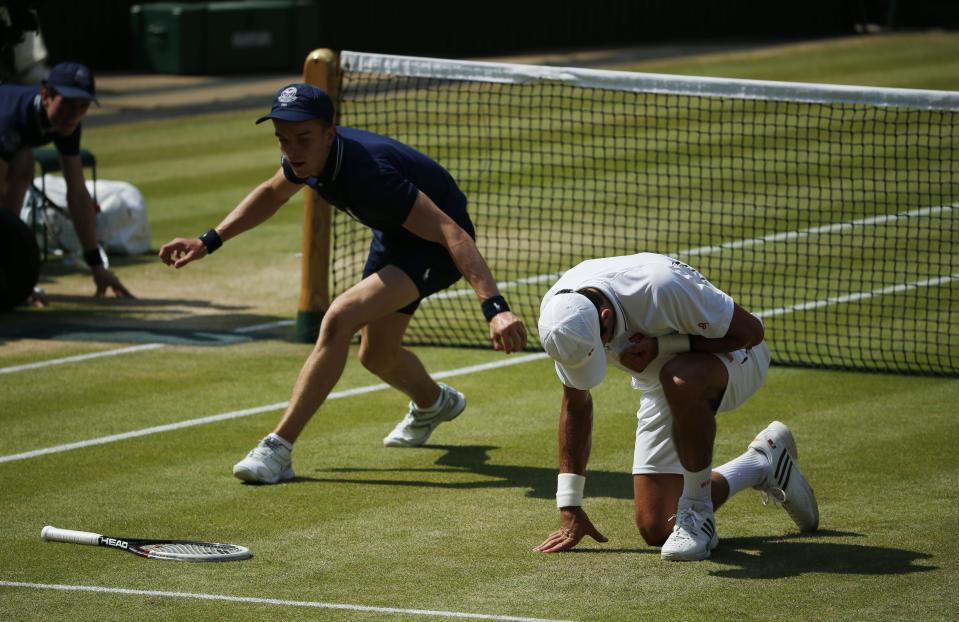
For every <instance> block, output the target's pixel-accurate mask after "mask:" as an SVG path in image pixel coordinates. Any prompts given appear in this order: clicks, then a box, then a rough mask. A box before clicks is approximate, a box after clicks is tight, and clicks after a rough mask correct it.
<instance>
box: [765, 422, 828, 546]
mask: <svg viewBox="0 0 959 622" xmlns="http://www.w3.org/2000/svg"><path fill="white" fill-rule="evenodd" d="M770 437H773V438H775V439H776V442H780V443H782V445H784V446H785V448H786V453H788V454H789V459H790V460H791V461H792V469H791V472H790V475H789V477H792V478H796V479H795V481H796V482H798V483H799V484H800V488H801V489H802V490H803V492H804V493H805V494H806V496H807V498H808V499H809V504H810V505H811V506H812V514H813V520H812V521H811V524H809V525H804V523H805V521H803V520H801V519H800V520H797V519H796V516H795V514H796V513H794V512H793V511H792V509H791V505H792V504H791V503H790V502H789V497H788V495H787V497H786V502H785V503H783V504H782V506H783V509H784V510H786V514H788V515H789V518H791V519H792V520H793V522H794V523H796V526H797V527H799V530H800V531H807V532H808V531H816V530H817V529H819V503H818V502H817V501H816V493H815V492H814V491H813V489H812V486H810V485H809V481H808V480H807V479H806V476H805V475H803V472H802V469H800V468H799V450H798V449H797V448H796V440H795V439H794V438H793V435H792V431H791V430H790V429H789V426H787V425H786V424H785V423H782V422H780V421H773V422H772V423H770V424H769V425H768V426H767V427H766V429H765V430H763V431H762V432H760V433H759V435H757V437H756V440H754V441H753V443H752V444H755V443H757V442H759V443H762V444H764V445H765V444H766V443H767V442H768V441H767V440H766V439H768V438H770ZM752 444H751V445H750V446H752ZM773 468H774V469H775V468H776V466H775V465H774V467H773Z"/></svg>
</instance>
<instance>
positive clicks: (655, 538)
mask: <svg viewBox="0 0 959 622" xmlns="http://www.w3.org/2000/svg"><path fill="white" fill-rule="evenodd" d="M636 527H638V528H639V535H641V536H642V537H643V541H644V542H646V544H648V545H649V546H662V545H663V543H664V542H666V539H667V538H669V534H670V533H672V528H671V527H670V525H669V523H667V522H666V521H663V520H655V521H652V520H649V519H647V518H646V517H641V516H637V517H636Z"/></svg>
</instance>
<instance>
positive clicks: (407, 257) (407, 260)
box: [363, 232, 472, 315]
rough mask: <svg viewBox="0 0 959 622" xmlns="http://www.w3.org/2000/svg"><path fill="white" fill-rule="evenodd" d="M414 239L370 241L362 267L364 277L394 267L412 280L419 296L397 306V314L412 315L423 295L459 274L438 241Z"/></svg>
mask: <svg viewBox="0 0 959 622" xmlns="http://www.w3.org/2000/svg"><path fill="white" fill-rule="evenodd" d="M470 233H472V232H470ZM414 240H415V241H410V240H404V243H403V244H402V245H400V244H390V243H389V242H386V243H385V244H377V241H376V240H374V242H373V244H372V245H371V246H370V255H369V257H367V259H366V266H365V267H364V268H363V278H364V279H365V278H366V277H368V276H370V275H371V274H374V273H375V272H377V271H378V270H380V269H381V268H385V267H386V266H396V267H397V268H399V269H400V270H402V271H403V272H404V273H405V274H406V275H407V276H408V277H410V278H411V279H412V280H413V283H415V284H416V289H417V290H419V293H420V297H419V298H417V299H416V300H414V301H413V302H411V303H410V304H408V305H406V306H405V307H403V308H402V309H398V311H399V312H400V313H405V314H407V315H413V313H415V312H416V309H417V307H419V306H420V301H422V300H423V299H424V298H426V297H427V296H429V295H430V294H435V293H436V292H438V291H442V290H444V289H446V288H447V287H449V286H450V285H452V284H453V283H455V282H457V281H459V280H460V278H462V276H463V275H462V274H461V273H460V271H459V268H457V267H456V264H455V263H453V258H452V257H450V254H449V252H448V251H447V250H446V248H445V247H443V246H442V245H441V244H436V243H435V242H427V241H426V240H422V239H420V238H414Z"/></svg>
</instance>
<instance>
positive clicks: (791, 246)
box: [331, 53, 959, 376]
mask: <svg viewBox="0 0 959 622" xmlns="http://www.w3.org/2000/svg"><path fill="white" fill-rule="evenodd" d="M380 58H385V59H386V61H387V62H383V63H378V62H377V59H380ZM389 60H390V57H373V56H371V55H359V54H352V53H344V55H343V58H342V61H341V74H340V75H341V78H340V80H341V81H340V84H339V92H338V113H339V119H338V121H339V123H340V124H341V125H345V126H351V127H358V128H362V129H365V130H369V131H372V132H376V133H380V134H385V135H388V136H391V137H393V138H396V139H398V140H400V141H403V142H405V143H407V144H409V145H411V146H413V147H415V148H416V149H418V150H419V151H421V152H423V153H425V154H427V155H429V156H430V157H432V158H433V159H435V160H437V161H438V162H440V163H441V164H442V165H443V166H445V167H446V168H447V169H448V170H449V171H450V172H451V173H452V174H453V176H454V177H455V178H456V180H457V182H458V183H459V184H460V186H461V188H462V189H463V191H464V192H465V193H466V195H467V197H468V198H469V202H470V204H469V209H470V214H471V216H472V218H473V220H474V223H475V224H476V228H477V233H478V239H477V242H478V245H479V247H480V250H481V252H482V253H483V255H484V257H485V258H486V260H487V262H488V263H489V265H490V267H491V269H492V271H493V274H494V275H495V277H496V279H497V281H498V283H499V286H500V289H501V291H502V292H503V294H504V295H505V296H506V297H507V300H508V301H509V302H510V305H511V306H512V307H513V309H514V310H515V311H516V312H517V313H518V314H519V315H520V316H521V317H522V318H523V319H524V320H525V321H526V323H527V326H528V328H529V329H530V332H531V339H530V348H539V342H538V339H537V335H536V320H537V318H538V314H539V302H540V299H541V297H542V295H543V294H544V293H545V291H546V290H547V289H548V287H549V286H550V285H551V284H552V283H553V282H555V280H556V279H557V278H558V277H559V276H560V274H562V272H563V271H565V270H566V269H568V268H570V267H572V266H573V265H575V264H577V263H578V262H580V261H582V260H584V259H590V258H595V257H603V256H613V255H625V254H631V253H636V252H641V251H649V252H658V253H664V254H668V255H671V256H673V257H675V258H677V259H680V260H682V261H685V262H687V263H689V264H691V265H693V266H694V267H696V268H697V269H698V270H699V271H700V272H702V273H703V274H704V275H705V276H706V277H707V278H709V279H710V280H711V281H712V282H713V283H714V284H716V285H717V286H718V287H720V288H721V289H723V290H724V291H726V292H728V293H730V294H731V295H732V296H733V298H734V299H735V300H736V301H737V302H738V303H739V304H741V305H742V306H744V307H745V308H747V309H749V310H750V311H752V312H754V313H755V314H756V315H758V316H760V317H762V318H763V321H764V323H765V324H766V336H767V339H768V341H769V342H770V346H771V348H772V351H773V357H774V358H773V360H774V362H775V363H777V364H782V365H799V366H815V367H830V368H842V369H859V370H879V371H895V372H902V373H918V374H933V375H952V376H955V375H959V331H956V330H953V329H952V328H951V327H954V326H955V325H956V324H957V320H959V305H957V301H959V260H957V252H956V248H957V247H956V245H957V241H959V240H957V237H959V236H957V226H956V210H957V208H959V158H957V153H956V148H957V143H959V123H957V114H959V113H957V112H956V111H955V106H956V104H955V102H956V101H959V100H957V99H956V98H952V99H950V98H949V97H948V94H946V97H945V101H946V103H945V105H941V104H933V105H929V104H928V103H927V99H930V100H936V101H938V102H941V101H942V100H943V97H942V95H943V94H935V93H933V94H932V96H926V95H927V94H928V93H930V92H916V93H917V95H916V96H912V94H910V93H909V92H906V91H892V90H885V91H884V90H879V89H872V90H869V89H865V90H862V91H861V92H860V93H859V94H858V95H856V97H850V96H849V94H848V93H845V92H844V91H842V90H841V87H837V89H836V90H837V91H838V95H837V94H836V93H833V92H832V91H828V89H827V92H826V94H827V97H826V99H829V98H830V97H832V98H833V99H838V100H839V101H815V100H816V99H823V96H822V94H821V93H819V94H817V93H806V92H805V91H804V90H803V88H804V87H802V86H801V85H786V86H783V85H782V84H781V83H769V87H768V88H769V89H770V91H773V92H774V95H775V96H774V97H770V96H769V94H763V92H762V87H763V84H762V83H750V84H748V85H747V87H748V88H747V89H746V90H748V91H749V93H751V94H750V95H743V94H742V93H741V92H736V89H735V88H733V89H731V91H733V92H732V94H730V95H723V94H722V89H726V90H730V89H729V87H728V85H727V86H720V87H716V86H715V84H714V83H713V82H708V83H705V86H703V85H702V84H699V85H698V86H697V83H694V86H693V87H691V88H690V87H688V86H683V85H682V84H681V85H680V86H679V87H677V88H676V89H675V90H676V91H677V92H665V91H668V90H669V88H670V84H669V81H668V79H666V78H664V77H661V76H660V77H654V78H651V77H650V76H644V75H643V74H620V73H615V72H595V74H590V73H589V72H587V71H585V70H567V71H565V73H564V72H563V70H555V71H557V72H559V73H556V75H558V76H560V78H559V79H552V78H550V77H547V78H535V77H534V79H530V78H529V77H528V76H524V77H522V79H510V77H509V72H510V71H511V69H510V67H509V66H498V67H496V68H495V69H496V71H497V72H501V73H503V74H504V75H506V77H505V78H504V77H503V75H500V74H496V75H493V76H492V77H490V75H489V74H490V65H488V64H485V63H468V62H463V63H451V62H447V61H443V62H442V64H441V66H440V69H439V70H437V69H436V67H435V63H434V64H429V63H427V64H426V66H420V65H417V64H416V62H415V61H416V59H408V60H411V61H412V65H410V64H409V63H406V64H403V63H399V64H397V63H391V62H389ZM411 66H412V69H411V68H410V67H411ZM451 68H452V69H451ZM577 72H578V73H577ZM473 73H475V75H472V74H473ZM494 73H495V72H494ZM570 74H574V75H573V78H572V79H570V78H569V75H570ZM584 76H585V77H586V78H587V79H582V78H583V77H584ZM596 76H599V77H600V78H602V80H600V81H599V82H601V83H600V84H599V85H597V79H595V77H596ZM611 80H612V81H613V82H615V84H614V85H613V86H610V85H608V84H606V82H610V81H611ZM684 84H685V83H684ZM731 84H732V86H733V87H735V86H737V83H731ZM664 85H665V86H664ZM740 86H741V85H740ZM707 88H712V89H714V90H715V89H716V88H719V90H720V92H719V93H709V94H707V95H697V94H690V92H689V91H690V90H693V91H697V90H706V89H707ZM739 90H740V91H742V90H743V89H742V88H740V89H739ZM820 90H821V89H820ZM783 92H786V95H783ZM752 93H755V94H752ZM789 94H793V98H792V99H790V95H789ZM891 95H897V96H899V98H900V99H903V98H905V99H907V100H908V99H909V98H910V97H912V99H915V100H917V101H918V103H910V102H909V101H906V102H905V103H903V102H901V101H896V102H893V104H891V105H890V104H889V103H888V100H889V99H890V97H891ZM919 95H923V96H926V97H925V98H923V97H919ZM870 97H872V98H875V99H876V102H875V103H870V101H869V99H870ZM843 99H845V100H851V101H842V100H843ZM937 106H939V107H938V108H937ZM369 240H370V232H369V230H367V229H365V228H364V227H363V226H361V225H359V224H358V223H356V222H354V221H353V220H352V219H350V218H349V217H348V216H346V215H344V214H342V213H339V212H337V213H336V214H335V216H334V225H333V249H332V253H331V255H332V261H331V284H332V293H333V294H334V295H336V294H339V293H341V292H342V291H344V290H345V289H347V288H348V287H350V286H351V285H352V284H354V283H355V282H356V281H357V280H358V279H359V278H360V274H361V271H362V267H363V263H364V260H365V257H366V252H367V249H368V245H369ZM487 331H488V329H487V327H486V323H485V321H484V320H483V317H482V315H481V313H480V310H479V306H478V301H477V300H476V296H475V294H474V293H473V291H472V289H471V288H470V287H469V286H468V284H467V283H466V282H465V280H461V281H460V282H459V283H457V284H456V285H454V286H453V287H452V288H451V289H449V290H447V291H445V292H441V293H439V294H436V295H434V296H432V297H431V298H429V299H428V300H426V301H424V303H423V304H422V305H421V307H420V310H419V311H418V312H417V314H416V316H415V319H414V320H413V322H412V323H411V325H410V328H409V330H408V333H407V342H408V343H411V344H432V345H455V346H475V347H487V346H488V336H487V335H488V332H487Z"/></svg>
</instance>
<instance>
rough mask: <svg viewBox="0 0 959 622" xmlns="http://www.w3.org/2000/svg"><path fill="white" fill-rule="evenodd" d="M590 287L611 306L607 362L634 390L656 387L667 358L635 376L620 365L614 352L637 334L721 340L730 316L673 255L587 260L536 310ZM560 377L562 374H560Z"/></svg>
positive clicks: (710, 288)
mask: <svg viewBox="0 0 959 622" xmlns="http://www.w3.org/2000/svg"><path fill="white" fill-rule="evenodd" d="M585 287H595V288H596V289H598V290H600V291H601V292H603V293H604V294H605V295H606V297H607V298H609V299H610V301H612V303H613V306H614V307H615V308H616V329H615V332H614V333H613V339H612V341H610V343H609V344H608V345H607V346H606V362H607V364H608V365H615V366H616V367H619V368H620V369H622V370H623V371H625V372H626V373H628V374H630V375H631V376H632V377H633V386H634V387H636V388H637V389H642V390H650V389H653V388H655V387H657V386H658V385H659V371H660V369H662V367H663V365H664V364H665V363H666V361H668V360H669V359H670V358H671V357H672V356H674V355H672V354H666V355H661V356H658V357H656V359H654V360H653V361H652V362H651V363H650V364H649V365H648V366H647V367H646V369H645V370H643V372H641V373H636V372H634V371H632V370H630V369H627V368H626V367H624V366H623V365H621V364H620V362H619V353H620V352H622V351H623V350H625V348H626V347H627V346H628V345H629V338H630V337H631V336H633V335H635V334H636V333H642V334H643V335H646V336H647V337H661V336H663V335H669V334H672V333H680V334H685V335H701V336H703V337H707V338H710V339H716V338H719V337H722V336H724V335H725V334H726V332H727V331H728V330H729V323H730V322H731V321H732V318H733V306H734V305H733V299H732V298H731V297H730V296H729V295H728V294H726V293H725V292H723V291H722V290H720V289H718V288H717V287H716V286H714V285H713V284H712V283H710V282H709V281H708V280H706V278H705V277H703V275H701V274H700V273H699V272H698V271H696V270H695V269H694V268H691V267H690V266H688V265H686V264H684V263H682V262H681V261H677V260H675V259H673V258H672V257H667V256H665V255H658V254H655V253H639V254H636V255H625V256H622V257H606V258H602V259H589V260H587V261H584V262H582V263H580V264H578V265H577V266H575V267H573V268H571V269H570V270H569V271H568V272H566V273H565V274H564V275H563V276H562V277H561V278H560V279H559V280H558V281H557V282H556V283H555V284H554V285H553V286H552V287H551V288H550V289H549V291H548V292H546V295H545V296H544V297H543V302H542V304H541V305H540V312H541V313H542V309H543V308H544V307H545V306H546V304H547V303H548V302H549V300H550V299H551V298H552V297H553V296H555V295H556V292H558V291H560V290H564V289H571V290H574V291H575V290H578V289H583V288H585ZM561 378H562V376H561Z"/></svg>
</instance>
